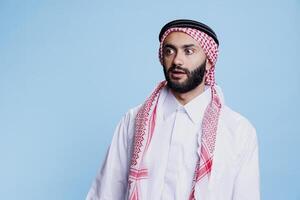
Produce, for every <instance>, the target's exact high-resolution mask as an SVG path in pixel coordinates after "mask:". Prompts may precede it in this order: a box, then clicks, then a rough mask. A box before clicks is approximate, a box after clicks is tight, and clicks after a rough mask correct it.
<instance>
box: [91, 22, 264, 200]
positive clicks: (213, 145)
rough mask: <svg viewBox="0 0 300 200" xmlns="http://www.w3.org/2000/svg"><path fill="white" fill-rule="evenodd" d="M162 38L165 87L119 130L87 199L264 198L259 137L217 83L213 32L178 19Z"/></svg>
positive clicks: (256, 199) (154, 93) (162, 83)
mask: <svg viewBox="0 0 300 200" xmlns="http://www.w3.org/2000/svg"><path fill="white" fill-rule="evenodd" d="M159 40H160V48H159V58H160V62H161V64H162V65H163V70H164V74H165V78H166V81H163V82H161V83H160V84H159V85H158V86H157V88H156V89H155V90H154V92H153V93H152V94H151V95H150V97H149V98H148V99H147V100H146V101H145V102H144V104H143V105H141V106H138V107H136V108H133V109H131V110H130V111H129V112H128V113H127V114H126V115H125V116H124V117H123V119H122V120H121V122H120V123H119V125H118V126H117V128H116V131H115V134H114V137H113V140H112V144H111V146H110V148H109V150H108V153H107V156H106V159H105V162H104V164H103V167H102V168H101V170H100V171H99V173H98V174H97V177H96V180H95V181H94V183H93V185H92V188H91V189H90V191H89V193H88V196H87V200H119V199H122V200H123V199H129V200H148V199H149V200H159V199H162V200H171V199H172V200H175V199H177V200H184V199H189V200H192V199H201V200H258V199H259V198H260V192H259V166H258V145H257V138H256V132H255V129H254V128H253V126H252V125H251V124H250V123H249V122H248V120H247V119H245V118H244V117H242V116H241V115H240V114H238V113H236V112H234V111H232V110H231V109H230V108H228V107H227V106H226V105H225V103H224V100H223V94H222V92H221V89H220V88H219V87H218V86H216V84H215V80H214V70H215V64H216V61H217V56H218V46H219V41H218V39H217V36H216V34H215V32H214V31H213V30H212V29H211V28H210V27H208V26H207V25H205V24H203V23H200V22H197V21H192V20H175V21H172V22H169V23H167V24H166V25H165V26H164V27H163V28H162V30H161V32H160V34H159Z"/></svg>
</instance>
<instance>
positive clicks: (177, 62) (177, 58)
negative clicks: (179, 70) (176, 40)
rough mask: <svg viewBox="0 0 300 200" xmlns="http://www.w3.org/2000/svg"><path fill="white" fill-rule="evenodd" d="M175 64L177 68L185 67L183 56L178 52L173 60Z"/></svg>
mask: <svg viewBox="0 0 300 200" xmlns="http://www.w3.org/2000/svg"><path fill="white" fill-rule="evenodd" d="M173 64H174V65H176V66H182V65H183V55H182V54H181V53H180V51H178V52H177V53H176V55H175V57H174V59H173Z"/></svg>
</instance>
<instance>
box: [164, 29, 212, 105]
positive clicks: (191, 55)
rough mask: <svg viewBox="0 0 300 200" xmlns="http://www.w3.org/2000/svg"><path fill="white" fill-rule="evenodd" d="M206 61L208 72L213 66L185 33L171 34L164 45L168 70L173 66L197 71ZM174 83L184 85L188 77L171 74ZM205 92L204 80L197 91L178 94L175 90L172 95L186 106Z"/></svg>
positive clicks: (180, 72)
mask: <svg viewBox="0 0 300 200" xmlns="http://www.w3.org/2000/svg"><path fill="white" fill-rule="evenodd" d="M205 60H206V66H205V68H206V71H208V70H209V69H210V68H211V64H210V63H209V62H208V60H207V59H206V55H205V53H204V51H203V49H202V48H201V46H200V44H199V43H198V42H197V41H196V40H194V39H193V38H192V37H191V36H189V35H188V34H186V33H183V32H173V33H170V34H169V35H168V36H167V37H166V39H165V40H164V44H163V64H164V66H165V67H166V69H167V70H168V69H169V68H170V67H172V66H173V65H176V66H180V67H182V68H186V69H188V70H190V71H192V70H194V69H196V68H197V67H198V66H199V65H200V64H201V63H203V62H204V61H205ZM170 78H171V81H172V82H176V83H183V82H184V81H186V80H187V78H188V77H187V75H186V74H185V73H183V71H180V70H178V71H177V72H171V73H170ZM204 90H205V85H204V79H203V81H202V82H201V84H200V85H198V86H197V87H196V88H195V89H193V90H190V91H188V92H186V93H178V92H175V91H173V90H171V91H172V93H173V94H174V96H175V97H176V99H177V100H178V101H179V102H180V103H181V104H182V105H185V104H187V103H188V102H190V101H191V100H192V99H194V98H195V97H197V96H198V95H200V94H201V93H202V92H204Z"/></svg>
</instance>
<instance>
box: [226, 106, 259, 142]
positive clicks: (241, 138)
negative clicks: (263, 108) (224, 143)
mask: <svg viewBox="0 0 300 200" xmlns="http://www.w3.org/2000/svg"><path fill="white" fill-rule="evenodd" d="M220 120H221V122H222V124H223V125H224V126H225V127H226V129H228V131H229V133H230V136H231V138H232V139H233V141H235V142H236V143H237V144H239V145H242V146H244V145H246V144H250V143H251V144H256V143H257V136H256V129H255V127H254V126H253V125H252V123H251V122H250V121H249V120H248V119H247V118H246V117H244V116H243V115H241V114H240V113H238V112H236V111H234V110H232V109H231V108H229V107H228V106H226V105H223V107H222V111H221V115H220Z"/></svg>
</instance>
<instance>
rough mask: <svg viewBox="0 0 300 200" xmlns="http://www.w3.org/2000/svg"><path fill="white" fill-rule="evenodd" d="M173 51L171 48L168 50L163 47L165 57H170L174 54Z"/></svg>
mask: <svg viewBox="0 0 300 200" xmlns="http://www.w3.org/2000/svg"><path fill="white" fill-rule="evenodd" d="M174 52H175V51H174V49H172V48H170V47H165V48H164V49H163V54H164V55H165V56H170V55H172V54H174Z"/></svg>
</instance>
